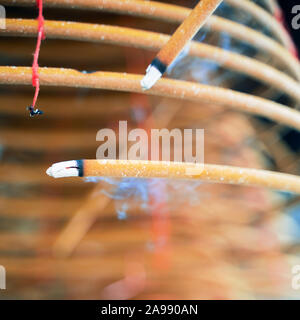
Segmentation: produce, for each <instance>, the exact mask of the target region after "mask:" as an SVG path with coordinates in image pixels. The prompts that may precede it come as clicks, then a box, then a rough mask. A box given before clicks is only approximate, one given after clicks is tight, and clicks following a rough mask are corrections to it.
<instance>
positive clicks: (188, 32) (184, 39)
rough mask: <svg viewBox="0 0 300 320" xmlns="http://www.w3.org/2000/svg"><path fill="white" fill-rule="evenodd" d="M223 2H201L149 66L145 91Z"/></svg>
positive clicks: (220, 0) (219, 0) (142, 84)
mask: <svg viewBox="0 0 300 320" xmlns="http://www.w3.org/2000/svg"><path fill="white" fill-rule="evenodd" d="M221 2H222V0H201V1H200V2H199V3H198V4H197V6H196V7H195V8H194V10H192V12H191V13H190V15H189V16H188V17H187V18H186V19H185V20H184V21H183V23H182V24H181V25H180V26H179V28H178V29H177V30H176V31H175V33H174V34H173V36H172V37H171V38H170V40H169V41H168V43H167V44H166V45H165V46H164V47H163V48H162V49H161V50H160V52H159V53H158V54H157V56H156V57H155V58H154V60H153V61H152V63H151V64H150V65H149V66H148V68H147V70H146V75H145V77H144V78H143V79H142V81H141V86H142V88H143V89H146V90H148V89H150V88H151V87H152V86H153V85H154V84H155V83H156V82H157V80H159V79H160V77H161V76H162V75H163V73H164V72H165V71H166V69H167V68H168V66H170V65H171V63H172V62H173V61H175V59H176V58H177V57H178V55H179V54H180V52H181V51H182V50H183V49H184V47H185V46H186V45H187V43H188V42H189V41H190V40H191V39H192V38H193V37H194V36H195V34H196V33H197V32H198V31H199V29H200V28H201V27H202V26H203V24H204V23H205V22H206V21H207V19H208V18H209V17H210V16H211V15H212V13H213V12H214V11H215V10H216V8H217V7H218V5H219V4H220V3H221Z"/></svg>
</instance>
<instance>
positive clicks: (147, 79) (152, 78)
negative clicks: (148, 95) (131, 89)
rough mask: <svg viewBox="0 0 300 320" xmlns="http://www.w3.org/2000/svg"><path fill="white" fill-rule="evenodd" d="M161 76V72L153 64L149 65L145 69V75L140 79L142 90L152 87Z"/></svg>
mask: <svg viewBox="0 0 300 320" xmlns="http://www.w3.org/2000/svg"><path fill="white" fill-rule="evenodd" d="M161 76H162V73H161V72H160V71H159V70H158V69H157V68H156V67H155V66H153V65H150V66H149V67H148V68H147V70H146V75H145V76H144V78H143V79H142V80H141V86H142V88H143V90H148V89H150V88H152V87H153V86H154V85H155V83H156V82H157V81H158V80H159V79H160V78H161Z"/></svg>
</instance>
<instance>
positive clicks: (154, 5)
mask: <svg viewBox="0 0 300 320" xmlns="http://www.w3.org/2000/svg"><path fill="white" fill-rule="evenodd" d="M0 3H3V4H15V5H16V4H24V5H28V4H30V5H33V4H34V3H35V1H34V0H17V1H14V3H11V2H10V1H5V0H0ZM44 5H45V6H59V7H65V8H68V9H69V8H78V9H93V10H107V11H112V12H118V13H122V14H131V15H137V16H142V17H148V18H156V19H162V20H165V21H170V22H177V23H181V22H182V21H183V20H184V19H185V18H186V17H188V15H189V14H190V12H191V10H190V9H188V8H184V7H180V6H176V5H170V4H164V3H159V2H156V1H155V2H154V1H140V0H131V1H119V0H111V1H106V0H70V1H69V0H45V1H44ZM204 27H205V28H211V29H212V31H217V32H226V33H228V34H229V35H230V36H232V37H233V38H236V39H238V40H241V41H244V42H247V43H249V44H251V45H253V46H254V47H256V48H258V49H260V50H263V51H265V52H267V53H269V54H270V55H271V56H273V57H276V58H277V59H278V60H279V61H281V62H282V63H283V64H284V65H285V66H286V67H287V68H288V70H289V71H290V72H291V73H292V74H293V75H294V76H295V77H296V78H297V79H298V80H299V79H300V66H299V62H298V60H297V59H296V58H295V57H294V56H293V54H291V53H290V52H289V51H288V50H287V49H285V48H284V47H282V46H281V45H280V44H279V43H277V42H276V41H274V40H272V39H271V38H269V37H267V36H265V35H263V34H261V33H260V32H257V31H255V30H252V29H250V28H248V27H246V26H243V25H241V24H238V23H236V22H232V21H230V20H228V19H225V18H221V17H217V16H211V17H210V18H209V19H208V21H207V23H206V24H205V25H204ZM281 28H282V27H281Z"/></svg>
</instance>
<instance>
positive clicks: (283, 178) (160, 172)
mask: <svg viewBox="0 0 300 320" xmlns="http://www.w3.org/2000/svg"><path fill="white" fill-rule="evenodd" d="M47 174H48V175H50V176H52V177H54V178H65V177H70V176H72V177H74V176H78V177H79V176H80V177H88V176H103V177H116V178H125V177H134V178H168V179H200V180H204V181H211V182H220V183H230V184H238V185H246V186H261V187H267V188H272V189H277V190H284V191H289V192H295V193H300V177H297V176H294V175H289V174H284V173H277V172H271V171H266V170H257V169H247V168H239V167H231V166H222V165H212V164H200V163H186V162H167V161H141V160H72V161H65V162H59V163H55V164H53V165H52V167H50V168H49V169H48V170H47Z"/></svg>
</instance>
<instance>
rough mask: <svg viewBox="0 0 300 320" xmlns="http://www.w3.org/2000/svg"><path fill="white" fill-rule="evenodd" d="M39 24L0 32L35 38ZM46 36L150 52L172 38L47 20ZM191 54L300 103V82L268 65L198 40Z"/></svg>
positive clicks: (21, 22)
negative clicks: (273, 89) (103, 43)
mask: <svg viewBox="0 0 300 320" xmlns="http://www.w3.org/2000/svg"><path fill="white" fill-rule="evenodd" d="M36 24H37V22H36V21H35V20H27V19H6V29H4V30H0V34H10V35H18V36H35V33H36V31H35V30H36ZM45 33H46V34H47V37H48V38H49V39H52V38H53V39H69V40H80V41H93V42H105V43H110V44H117V45H125V46H129V45H130V46H134V47H137V48H143V49H148V50H158V49H161V48H162V47H163V45H165V44H166V43H167V42H168V40H169V39H170V37H169V36H167V35H164V34H160V33H154V32H148V31H143V30H137V29H130V28H123V27H116V26H108V25H96V24H88V23H78V22H67V23H66V22H63V21H45ZM188 54H189V55H190V56H194V57H200V58H205V59H210V60H212V61H216V62H217V63H219V64H220V65H221V66H223V67H226V68H229V69H231V70H234V71H237V72H242V73H243V74H246V75H247V76H251V77H253V78H255V79H257V80H259V81H263V82H265V83H267V84H268V85H271V86H274V87H275V88H277V89H278V90H280V91H283V92H285V93H286V94H288V95H289V96H291V97H292V98H294V99H296V100H297V101H299V102H300V85H299V83H298V82H296V81H295V80H293V79H292V78H291V77H289V76H288V75H286V74H284V73H283V72H280V71H278V70H276V69H275V68H273V67H271V66H269V65H267V64H265V63H262V62H259V61H257V60H255V59H252V58H249V57H246V56H243V55H240V54H237V53H234V52H230V51H227V50H224V49H221V48H217V47H215V46H211V45H208V44H205V43H197V42H194V41H192V42H191V45H190V48H189V53H188Z"/></svg>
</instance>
